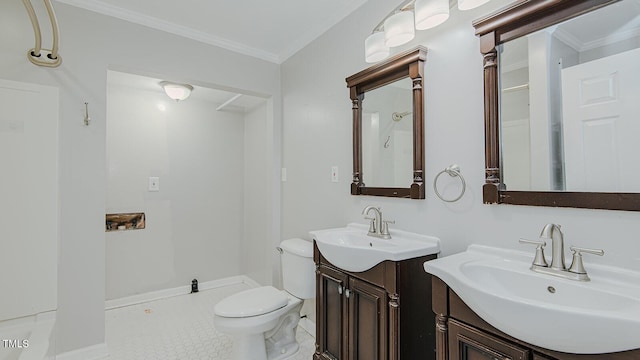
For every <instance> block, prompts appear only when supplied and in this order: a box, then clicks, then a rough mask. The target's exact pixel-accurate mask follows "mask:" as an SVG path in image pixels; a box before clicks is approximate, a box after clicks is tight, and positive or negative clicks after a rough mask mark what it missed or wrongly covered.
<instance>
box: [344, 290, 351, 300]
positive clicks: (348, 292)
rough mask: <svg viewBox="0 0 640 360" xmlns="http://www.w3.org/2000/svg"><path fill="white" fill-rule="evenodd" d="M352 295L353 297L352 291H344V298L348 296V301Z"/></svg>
mask: <svg viewBox="0 0 640 360" xmlns="http://www.w3.org/2000/svg"><path fill="white" fill-rule="evenodd" d="M350 295H351V291H349V289H346V290H345V291H344V296H346V297H347V299H348V298H349V296H350Z"/></svg>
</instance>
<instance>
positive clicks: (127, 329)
mask: <svg viewBox="0 0 640 360" xmlns="http://www.w3.org/2000/svg"><path fill="white" fill-rule="evenodd" d="M248 288H249V287H248V286H247V285H245V284H239V285H232V286H225V287H222V288H217V289H213V290H206V291H201V292H199V293H197V294H189V295H181V296H176V297H171V298H167V299H161V300H156V301H151V302H147V303H143V304H138V305H131V306H126V307H122V308H117V309H112V310H108V311H107V312H106V342H107V346H108V347H109V353H110V355H109V356H108V357H106V358H104V360H228V359H229V358H230V356H231V339H230V338H229V337H228V336H226V335H224V334H221V333H219V332H217V331H216V329H215V328H214V327H213V306H214V305H215V304H216V303H217V302H218V301H220V300H222V299H223V298H225V297H227V296H229V295H231V294H234V293H236V292H238V291H242V290H245V289H248ZM296 337H297V339H298V342H299V343H300V350H299V351H298V352H297V353H296V354H295V355H293V356H292V357H291V360H310V359H311V358H312V354H313V350H314V339H313V337H312V336H311V335H309V334H308V333H307V332H306V331H305V330H303V329H302V328H300V327H298V331H297V334H296ZM247 360H250V359H247Z"/></svg>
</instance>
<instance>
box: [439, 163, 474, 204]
mask: <svg viewBox="0 0 640 360" xmlns="http://www.w3.org/2000/svg"><path fill="white" fill-rule="evenodd" d="M444 173H447V174H449V176H451V177H456V176H457V177H458V178H459V179H460V182H462V191H461V192H460V195H458V197H456V198H455V199H445V198H443V197H442V195H440V192H439V191H438V185H437V184H438V178H439V177H440V175H442V174H444ZM466 189H467V183H466V182H465V181H464V177H462V174H461V173H460V166H458V165H456V164H451V165H449V166H448V167H447V168H446V169H444V170H442V171H440V172H439V173H438V175H436V177H435V179H433V190H434V191H435V192H436V195H437V196H438V197H439V198H440V200H442V201H445V202H455V201H458V200H460V198H461V197H462V195H464V192H465V190H466Z"/></svg>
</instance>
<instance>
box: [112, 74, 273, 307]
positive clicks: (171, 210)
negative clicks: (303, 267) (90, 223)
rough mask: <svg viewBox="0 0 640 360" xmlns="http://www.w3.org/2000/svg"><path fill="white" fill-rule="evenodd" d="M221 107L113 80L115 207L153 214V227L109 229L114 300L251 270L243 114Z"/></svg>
mask: <svg viewBox="0 0 640 360" xmlns="http://www.w3.org/2000/svg"><path fill="white" fill-rule="evenodd" d="M158 105H162V106H164V107H163V108H162V109H163V110H161V109H160V108H159V107H158ZM218 105H219V104H214V103H212V102H208V101H205V100H200V99H198V98H197V97H195V96H194V97H191V98H189V99H188V100H185V101H181V102H178V103H176V102H175V101H172V100H170V99H169V98H167V97H166V95H165V94H164V93H163V92H162V91H161V89H160V88H159V87H158V90H157V91H148V90H141V89H137V88H133V87H130V86H123V85H119V84H113V83H110V84H109V87H108V92H107V167H108V185H107V209H106V211H107V213H120V212H144V213H146V229H144V230H133V231H116V232H109V233H107V234H106V251H107V263H106V271H107V280H106V282H107V288H106V299H107V300H109V299H115V298H120V297H125V296H131V295H135V294H139V293H144V292H148V291H153V290H162V289H167V288H173V287H177V286H181V285H182V286H185V285H189V284H190V283H191V280H192V279H194V278H197V279H198V281H200V282H203V281H209V280H215V279H221V278H225V277H229V276H234V275H240V274H242V273H243V272H242V270H241V259H242V257H241V253H240V244H241V241H242V240H243V233H244V230H243V222H244V221H243V220H244V219H243V213H244V204H243V199H244V171H245V166H244V164H245V153H244V132H245V126H244V116H243V115H242V114H240V113H233V112H226V111H216V107H217V106H218ZM260 115H262V117H261V118H259V120H262V124H263V125H262V126H263V127H264V126H266V122H265V119H264V112H262V113H261V114H260ZM260 136H261V139H260V141H261V142H262V143H263V144H264V143H265V132H264V131H262V132H261V133H260ZM261 155H262V157H263V158H264V157H266V155H265V151H264V150H263V151H261ZM262 160H263V161H262V162H261V163H263V164H264V165H263V166H264V167H266V161H265V159H262ZM265 170H266V169H261V171H258V172H257V174H256V175H257V176H258V177H259V178H260V179H261V180H262V181H261V183H262V184H264V179H265V178H266V171H265ZM149 176H157V177H159V178H160V191H158V192H150V191H148V178H149ZM260 211H261V212H260V216H261V217H263V218H264V213H265V211H266V205H264V206H263V207H262V208H261V209H260ZM264 269H266V267H265V268H263V270H262V272H263V273H264Z"/></svg>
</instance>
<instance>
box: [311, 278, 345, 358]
mask: <svg viewBox="0 0 640 360" xmlns="http://www.w3.org/2000/svg"><path fill="white" fill-rule="evenodd" d="M347 279H348V277H347V275H346V274H344V273H342V272H339V271H335V270H334V269H331V268H329V267H326V266H322V265H320V266H318V270H317V271H316V301H317V305H316V306H317V313H316V316H317V320H316V321H317V330H318V333H317V334H316V343H317V347H318V348H317V349H316V354H315V355H314V359H315V360H324V359H327V360H329V359H331V360H346V359H348V357H347V355H348V354H347V341H348V329H347V327H348V325H349V322H348V321H347V311H348V307H347V300H348V299H347V298H346V296H345V293H346V290H347V285H348V281H347Z"/></svg>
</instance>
